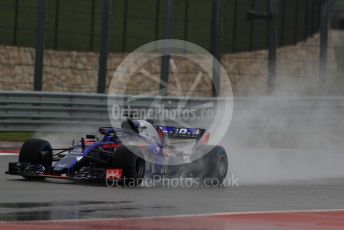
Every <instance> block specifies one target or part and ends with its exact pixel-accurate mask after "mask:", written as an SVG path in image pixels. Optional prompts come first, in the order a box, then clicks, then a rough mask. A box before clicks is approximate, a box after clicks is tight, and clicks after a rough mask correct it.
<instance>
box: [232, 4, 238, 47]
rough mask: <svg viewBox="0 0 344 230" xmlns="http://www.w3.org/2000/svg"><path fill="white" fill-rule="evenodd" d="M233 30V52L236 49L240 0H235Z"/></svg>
mask: <svg viewBox="0 0 344 230" xmlns="http://www.w3.org/2000/svg"><path fill="white" fill-rule="evenodd" d="M233 10H234V12H233V31H232V53H234V52H235V51H236V38H237V36H236V35H237V24H238V23H237V21H238V0H234V7H233Z"/></svg>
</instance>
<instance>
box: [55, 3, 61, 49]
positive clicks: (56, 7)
mask: <svg viewBox="0 0 344 230" xmlns="http://www.w3.org/2000/svg"><path fill="white" fill-rule="evenodd" d="M59 18H60V0H55V26H54V33H55V34H54V48H55V49H57V48H58V41H59V33H58V32H59Z"/></svg>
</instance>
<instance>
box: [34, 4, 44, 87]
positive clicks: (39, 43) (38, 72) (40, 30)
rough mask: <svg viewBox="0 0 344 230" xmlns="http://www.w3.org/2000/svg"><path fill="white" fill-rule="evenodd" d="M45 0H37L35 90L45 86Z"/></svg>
mask: <svg viewBox="0 0 344 230" xmlns="http://www.w3.org/2000/svg"><path fill="white" fill-rule="evenodd" d="M45 2H46V1H45V0H37V4H38V12H37V29H36V30H37V33H36V55H35V74H34V85H33V90H34V91H42V88H43V61H44V34H45Z"/></svg>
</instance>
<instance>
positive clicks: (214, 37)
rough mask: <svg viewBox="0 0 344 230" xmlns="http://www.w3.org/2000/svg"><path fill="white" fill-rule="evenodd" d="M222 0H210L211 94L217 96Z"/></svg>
mask: <svg viewBox="0 0 344 230" xmlns="http://www.w3.org/2000/svg"><path fill="white" fill-rule="evenodd" d="M222 8H223V1H222V0H213V1H212V11H213V12H212V25H211V53H212V55H213V56H214V57H213V58H214V59H213V70H212V71H213V85H212V96H213V97H217V96H219V95H220V93H221V92H220V81H221V75H220V73H221V71H220V66H219V62H220V61H221V44H222V23H223V20H222Z"/></svg>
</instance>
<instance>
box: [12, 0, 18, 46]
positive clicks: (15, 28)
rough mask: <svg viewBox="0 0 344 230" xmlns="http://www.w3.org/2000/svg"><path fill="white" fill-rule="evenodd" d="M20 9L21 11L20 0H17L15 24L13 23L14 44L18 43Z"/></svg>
mask: <svg viewBox="0 0 344 230" xmlns="http://www.w3.org/2000/svg"><path fill="white" fill-rule="evenodd" d="M18 11H19V0H16V1H15V5H14V23H13V24H14V25H13V45H14V46H16V45H17V33H18Z"/></svg>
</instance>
